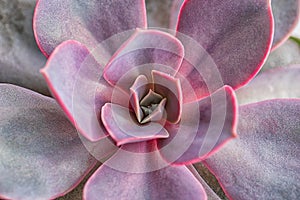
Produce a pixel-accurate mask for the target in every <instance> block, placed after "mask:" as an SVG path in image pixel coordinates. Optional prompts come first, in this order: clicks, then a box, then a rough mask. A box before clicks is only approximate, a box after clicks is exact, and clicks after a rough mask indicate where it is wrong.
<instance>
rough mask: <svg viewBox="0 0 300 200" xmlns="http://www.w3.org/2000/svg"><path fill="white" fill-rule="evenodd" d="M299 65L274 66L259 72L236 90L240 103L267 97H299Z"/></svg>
mask: <svg viewBox="0 0 300 200" xmlns="http://www.w3.org/2000/svg"><path fill="white" fill-rule="evenodd" d="M298 80H300V65H294V66H289V67H284V68H276V69H272V70H268V71H265V72H263V73H261V74H259V75H258V76H257V77H255V79H253V80H252V81H251V82H250V83H249V84H248V85H246V86H245V87H243V88H240V89H238V90H237V91H236V95H237V99H238V103H239V104H240V105H243V104H248V103H255V102H259V101H263V100H267V99H277V98H300V87H299V84H298V82H297V81H298Z"/></svg>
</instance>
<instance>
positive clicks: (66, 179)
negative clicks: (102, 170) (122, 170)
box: [0, 84, 95, 200]
mask: <svg viewBox="0 0 300 200" xmlns="http://www.w3.org/2000/svg"><path fill="white" fill-rule="evenodd" d="M0 93H1V95H0V111H1V116H0V127H1V129H0V196H1V199H2V198H5V199H26V200H27V199H28V200H31V199H54V198H56V197H58V196H61V195H63V194H65V193H67V192H68V191H70V190H71V189H72V188H74V187H75V186H76V185H77V184H78V183H79V182H80V181H81V180H82V179H83V177H84V176H85V175H86V173H87V172H88V171H89V170H90V169H91V168H92V167H93V166H94V164H95V159H94V158H93V157H92V156H90V155H89V153H88V151H86V149H85V148H84V146H83V145H82V143H81V141H80V139H79V137H78V135H77V131H76V130H75V129H74V128H73V126H72V125H71V124H70V123H69V121H68V120H67V118H66V117H65V115H64V113H63V112H62V111H61V109H60V108H59V106H58V105H57V104H56V103H55V101H54V100H53V99H50V98H47V97H44V96H41V95H39V94H36V93H33V92H31V91H29V90H26V89H23V88H19V87H17V86H13V85H6V84H0Z"/></svg>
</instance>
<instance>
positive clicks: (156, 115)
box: [139, 89, 167, 124]
mask: <svg viewBox="0 0 300 200" xmlns="http://www.w3.org/2000/svg"><path fill="white" fill-rule="evenodd" d="M166 100H167V99H166V98H163V97H162V96H161V95H160V94H157V93H155V92H153V90H152V89H150V90H149V92H148V94H147V95H146V96H144V97H143V98H142V100H141V101H140V108H141V109H142V111H143V114H144V117H143V119H142V120H141V121H139V122H140V123H142V124H144V123H147V122H150V121H159V120H160V119H162V117H163V112H164V107H165V104H166Z"/></svg>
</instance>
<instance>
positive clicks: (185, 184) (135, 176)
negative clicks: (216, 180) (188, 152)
mask: <svg viewBox="0 0 300 200" xmlns="http://www.w3.org/2000/svg"><path fill="white" fill-rule="evenodd" d="M135 148H136V149H135V150H136V151H138V152H139V151H140V149H142V148H143V147H141V145H138V146H135ZM136 151H135V152H134V153H133V154H138V153H137V152H136ZM157 156H159V154H158V155H157ZM146 158H147V157H146V155H144V154H141V158H140V159H136V160H134V162H133V161H131V162H124V161H123V160H119V163H118V164H119V165H129V166H130V167H136V166H139V167H140V168H144V167H145V166H147V164H148V163H156V162H157V160H158V159H157V157H155V156H153V157H150V159H146ZM127 161H129V160H127ZM108 163H109V160H108ZM125 168H126V166H125ZM127 168H128V166H127ZM83 198H84V199H85V200H98V199H111V200H114V199H116V200H117V199H131V200H140V199H166V200H171V199H172V200H179V199H180V200H181V199H199V200H202V199H206V194H205V191H204V189H203V187H202V186H201V184H200V183H199V182H198V180H197V179H196V178H195V177H194V176H193V174H192V173H191V172H190V171H189V170H188V169H187V168H186V167H185V166H178V167H173V166H167V167H165V168H161V169H157V170H153V171H150V172H149V171H147V169H145V171H144V172H142V171H141V172H140V173H131V172H128V171H125V170H122V171H119V170H116V169H115V168H113V166H110V165H109V164H106V163H104V164H103V165H102V166H101V167H100V168H99V169H98V170H97V171H96V172H95V173H94V175H93V176H92V177H91V178H90V179H89V180H88V182H87V184H86V185H85V188H84V195H83Z"/></svg>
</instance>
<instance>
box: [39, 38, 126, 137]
mask: <svg viewBox="0 0 300 200" xmlns="http://www.w3.org/2000/svg"><path fill="white" fill-rule="evenodd" d="M102 71H103V67H102V66H100V65H99V64H98V63H97V62H96V61H95V59H94V57H93V56H92V55H91V54H90V52H89V51H88V50H87V49H86V48H85V47H84V46H83V45H82V44H80V43H78V42H76V41H66V42H64V43H62V44H61V45H60V46H58V47H57V48H56V50H55V51H54V52H53V54H51V56H50V58H49V60H48V62H47V65H46V67H45V68H44V69H43V70H42V73H43V75H44V77H45V78H46V81H47V83H48V85H49V88H50V90H51V92H52V93H53V95H54V97H55V98H56V100H57V101H58V103H59V104H60V105H61V106H62V108H63V110H64V111H65V112H66V114H67V116H68V117H69V119H70V121H71V122H72V123H73V124H74V125H75V126H76V128H77V129H78V130H79V131H80V132H81V133H82V134H83V135H84V136H85V137H87V138H88V139H90V140H91V141H96V140H99V139H101V138H104V137H106V136H107V133H106V131H105V129H104V127H103V126H102V123H101V121H100V110H101V107H102V106H103V105H104V104H105V103H106V102H110V101H111V97H112V88H111V87H110V86H109V85H108V84H107V83H106V82H105V80H103V79H101V75H102ZM114 92H117V90H114ZM124 97H125V98H124ZM124 97H122V98H118V100H120V101H121V100H124V99H128V97H127V98H126V95H124ZM114 99H117V98H114ZM127 105H128V104H127Z"/></svg>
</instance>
